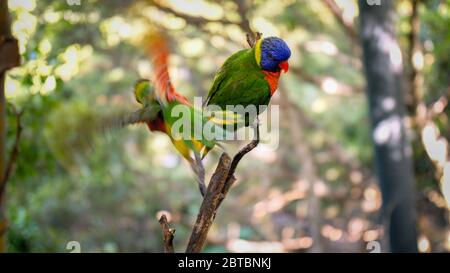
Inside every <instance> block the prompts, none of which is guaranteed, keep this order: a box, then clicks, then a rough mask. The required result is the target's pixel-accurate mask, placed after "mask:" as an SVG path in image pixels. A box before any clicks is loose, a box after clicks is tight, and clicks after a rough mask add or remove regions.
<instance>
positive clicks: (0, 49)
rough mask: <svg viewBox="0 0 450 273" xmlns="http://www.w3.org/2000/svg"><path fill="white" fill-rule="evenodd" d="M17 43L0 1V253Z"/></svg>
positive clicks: (3, 239) (0, 249) (3, 2)
mask: <svg viewBox="0 0 450 273" xmlns="http://www.w3.org/2000/svg"><path fill="white" fill-rule="evenodd" d="M16 46H17V43H16V41H15V40H14V39H11V25H10V22H9V16H8V3H7V1H6V0H1V1H0V253H2V252H5V250H6V229H7V223H8V222H7V219H6V211H5V188H6V182H7V181H6V179H4V176H5V168H6V98H5V89H4V88H5V73H6V71H7V70H8V69H9V68H11V67H14V66H16V65H18V56H14V55H16V54H18V51H17V48H16Z"/></svg>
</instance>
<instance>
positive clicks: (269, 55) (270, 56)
mask: <svg viewBox="0 0 450 273" xmlns="http://www.w3.org/2000/svg"><path fill="white" fill-rule="evenodd" d="M267 56H268V57H269V59H271V60H272V61H277V60H276V59H275V58H274V57H273V55H272V53H270V52H268V53H267Z"/></svg>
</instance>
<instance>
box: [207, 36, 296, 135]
mask: <svg viewBox="0 0 450 273" xmlns="http://www.w3.org/2000/svg"><path fill="white" fill-rule="evenodd" d="M290 56H291V51H290V49H289V47H288V45H287V44H286V43H285V42H284V41H283V40H282V39H280V38H278V37H268V38H264V39H258V40H257V41H256V43H255V45H254V46H253V47H252V48H250V49H243V50H240V51H238V52H236V53H234V54H233V55H231V57H229V58H228V59H227V60H226V61H225V63H224V64H223V65H222V67H221V68H220V69H219V71H218V72H217V74H216V76H215V78H214V83H213V85H212V87H211V89H210V90H209V94H208V97H207V99H206V102H205V103H206V105H207V106H211V105H217V106H218V107H220V108H221V109H222V110H226V108H227V105H231V106H236V105H242V106H243V107H247V106H249V105H254V106H256V110H257V114H260V108H259V106H267V105H268V104H269V102H270V98H271V97H272V95H273V94H274V93H275V91H276V89H277V87H278V79H279V78H280V74H281V71H284V72H287V71H288V70H289V63H288V59H289V57H290ZM245 123H246V124H245V125H246V126H248V125H249V123H250V121H249V120H248V118H247V117H246V120H245Z"/></svg>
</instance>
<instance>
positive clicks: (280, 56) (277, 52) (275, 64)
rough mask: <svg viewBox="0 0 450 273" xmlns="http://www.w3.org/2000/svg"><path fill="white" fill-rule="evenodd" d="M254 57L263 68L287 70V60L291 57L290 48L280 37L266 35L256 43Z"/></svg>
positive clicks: (276, 70)
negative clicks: (266, 36)
mask: <svg viewBox="0 0 450 273" xmlns="http://www.w3.org/2000/svg"><path fill="white" fill-rule="evenodd" d="M255 57H256V62H257V63H258V65H259V66H260V67H261V68H262V69H263V70H266V71H270V72H279V71H280V70H283V71H284V72H287V71H288V70H289V63H288V62H287V60H288V59H289V57H291V50H290V49H289V47H288V45H287V44H286V43H285V42H284V41H283V40H281V39H280V38H278V37H268V38H264V39H262V40H259V41H258V42H257V43H256V46H255Z"/></svg>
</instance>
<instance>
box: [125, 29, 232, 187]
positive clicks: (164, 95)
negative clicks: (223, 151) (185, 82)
mask: <svg viewBox="0 0 450 273" xmlns="http://www.w3.org/2000/svg"><path fill="white" fill-rule="evenodd" d="M147 41H148V42H147V46H148V48H147V51H148V54H149V55H150V57H151V58H150V59H151V62H152V66H153V79H152V81H149V80H144V79H143V80H139V81H138V82H137V83H136V84H135V87H134V95H135V99H136V101H137V102H138V103H139V104H141V106H142V108H141V109H140V110H138V111H136V112H134V113H132V114H129V115H125V116H124V117H122V118H121V120H120V121H119V125H120V126H123V125H126V124H133V123H139V122H144V123H146V124H147V126H148V128H149V129H150V130H151V131H156V132H162V133H164V134H166V135H167V136H168V137H169V138H170V140H171V141H172V143H173V145H174V147H175V148H176V149H177V151H178V152H179V153H180V154H181V155H182V156H183V158H185V159H186V160H187V161H188V162H189V164H190V165H191V168H192V170H193V171H194V172H195V174H196V175H197V181H198V182H199V187H200V192H201V193H202V195H204V194H205V190H206V188H205V184H204V175H205V171H204V168H203V164H202V162H201V161H202V159H203V157H204V156H206V154H207V153H208V152H209V151H210V150H211V149H212V148H213V147H214V146H215V145H217V140H216V139H214V138H212V137H211V136H208V137H207V136H205V130H204V126H205V125H209V126H210V130H209V131H208V132H211V131H212V132H215V133H216V135H225V134H226V132H224V130H223V124H224V123H226V122H227V119H226V116H227V115H224V114H221V115H220V116H221V117H225V118H220V119H219V118H214V117H211V116H209V115H205V113H204V112H203V109H201V108H200V109H198V108H195V107H194V106H193V105H192V104H191V103H190V102H189V100H188V99H187V98H186V97H184V96H182V95H181V94H180V93H178V92H176V91H175V88H174V86H173V85H172V83H171V81H170V77H169V72H168V57H169V50H168V45H167V40H166V37H165V36H164V35H162V34H161V33H158V32H155V33H152V34H151V35H149V37H148V39H147ZM230 120H232V121H233V122H237V123H239V122H240V121H239V118H237V117H236V116H234V115H232V118H231V119H230Z"/></svg>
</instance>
